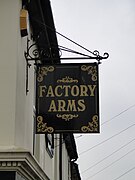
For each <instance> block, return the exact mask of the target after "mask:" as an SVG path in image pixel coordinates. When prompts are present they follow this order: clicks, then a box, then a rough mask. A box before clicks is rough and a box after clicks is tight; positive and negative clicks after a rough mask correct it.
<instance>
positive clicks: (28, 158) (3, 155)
mask: <svg viewBox="0 0 135 180" xmlns="http://www.w3.org/2000/svg"><path fill="white" fill-rule="evenodd" d="M0 171H17V172H18V173H19V174H21V175H22V176H23V177H24V178H26V179H27V180H50V179H49V177H48V176H47V175H46V174H45V172H44V171H43V169H42V168H41V167H40V165H39V163H38V162H37V161H36V159H35V158H34V156H32V154H31V153H30V152H27V151H26V152H25V151H23V152H13V151H11V152H0Z"/></svg>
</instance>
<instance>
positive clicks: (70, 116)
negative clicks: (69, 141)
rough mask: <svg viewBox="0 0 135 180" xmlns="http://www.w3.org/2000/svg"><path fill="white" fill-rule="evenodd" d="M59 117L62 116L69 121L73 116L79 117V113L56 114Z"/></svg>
mask: <svg viewBox="0 0 135 180" xmlns="http://www.w3.org/2000/svg"><path fill="white" fill-rule="evenodd" d="M56 116H57V117H58V118H61V119H64V120H65V121H69V120H71V119H73V118H77V117H78V115H75V114H74V115H73V114H62V115H61V114H57V115H56Z"/></svg>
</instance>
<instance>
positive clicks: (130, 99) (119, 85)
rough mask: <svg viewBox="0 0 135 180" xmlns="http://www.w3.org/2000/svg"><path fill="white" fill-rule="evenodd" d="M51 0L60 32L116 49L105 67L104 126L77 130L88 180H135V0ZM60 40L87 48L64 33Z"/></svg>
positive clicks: (102, 84) (101, 48) (84, 179)
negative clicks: (96, 130) (87, 131)
mask: <svg viewBox="0 0 135 180" xmlns="http://www.w3.org/2000/svg"><path fill="white" fill-rule="evenodd" d="M51 5H52V10H53V16H54V22H55V27H56V30H57V31H58V32H60V33H62V34H63V35H65V36H67V37H68V38H70V39H72V40H74V41H75V42H77V43H79V44H81V45H82V46H84V47H86V48H87V49H89V50H90V51H94V50H98V51H99V52H100V55H103V53H104V52H108V53H109V55H110V57H109V58H108V59H107V60H104V61H103V62H102V64H101V65H100V68H99V75H100V123H101V132H100V134H96V135H95V134H87V135H84V134H82V135H81V136H80V134H75V139H76V143H77V149H78V154H79V159H78V161H77V163H78V164H79V169H80V173H81V177H82V180H117V179H120V180H134V179H135V140H134V138H135V80H134V78H135V0H57V1H56V0H51ZM58 43H59V45H62V46H65V47H68V48H71V49H74V50H77V51H79V52H84V51H83V50H82V49H81V48H79V47H77V46H76V45H74V44H72V43H71V42H69V41H67V40H65V39H64V38H61V37H60V36H59V35H58ZM86 53H87V52H86ZM66 55H67V54H66ZM63 56H64V54H63ZM82 62H84V60H82ZM85 62H86V61H85ZM104 122H105V123H104Z"/></svg>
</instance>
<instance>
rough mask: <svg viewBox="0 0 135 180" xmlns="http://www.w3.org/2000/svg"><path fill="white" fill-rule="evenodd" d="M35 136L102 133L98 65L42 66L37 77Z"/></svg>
mask: <svg viewBox="0 0 135 180" xmlns="http://www.w3.org/2000/svg"><path fill="white" fill-rule="evenodd" d="M36 79H37V80H36V83H37V85H36V86H37V87H36V102H37V103H36V110H37V112H36V133H37V134H43V133H69V132H71V133H99V129H100V128H99V92H98V91H99V87H98V86H99V84H98V64H97V63H89V64H56V65H42V66H40V67H38V69H37V77H36Z"/></svg>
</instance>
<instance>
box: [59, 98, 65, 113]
mask: <svg viewBox="0 0 135 180" xmlns="http://www.w3.org/2000/svg"><path fill="white" fill-rule="evenodd" d="M65 106H66V103H65V101H64V100H58V112H59V111H65Z"/></svg>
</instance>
